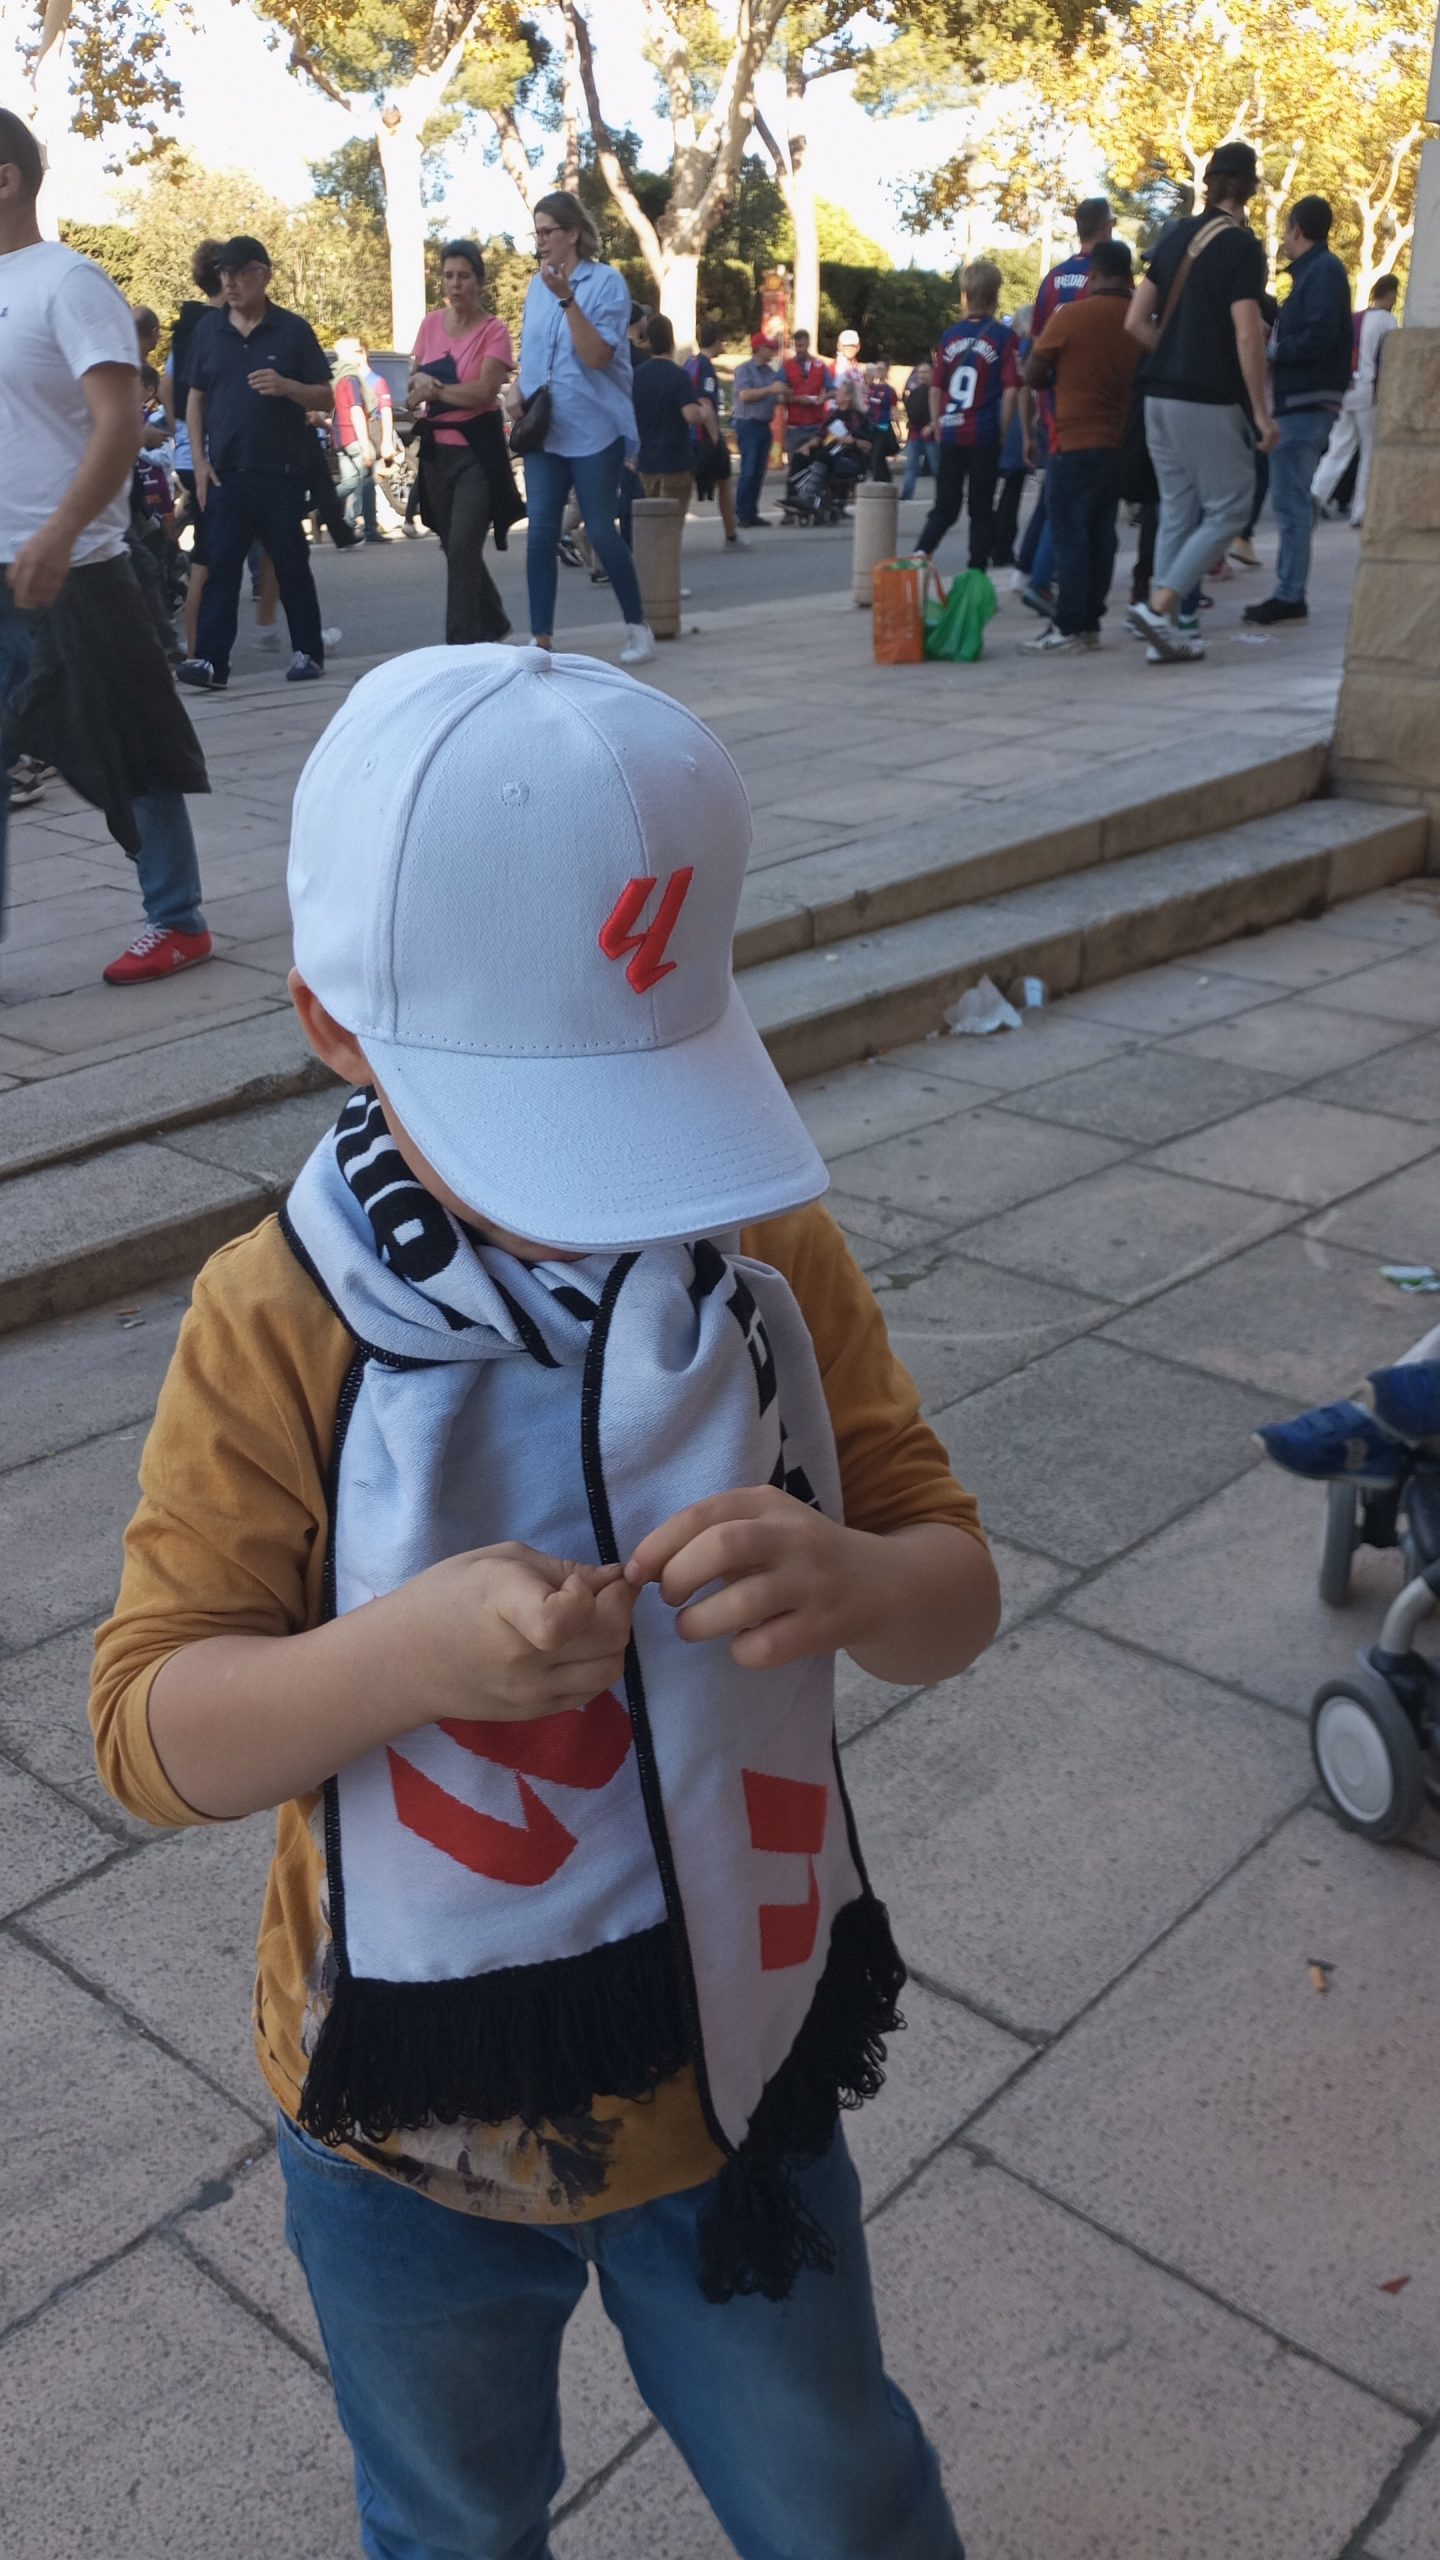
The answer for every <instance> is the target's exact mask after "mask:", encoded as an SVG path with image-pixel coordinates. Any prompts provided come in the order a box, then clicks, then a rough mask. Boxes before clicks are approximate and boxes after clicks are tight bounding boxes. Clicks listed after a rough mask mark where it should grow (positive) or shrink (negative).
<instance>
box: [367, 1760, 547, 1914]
mask: <svg viewBox="0 0 1440 2560" xmlns="http://www.w3.org/2000/svg"><path fill="white" fill-rule="evenodd" d="M386 1757H387V1758H388V1760H389V1763H390V1784H391V1786H392V1788H393V1789H394V1793H395V1810H396V1812H397V1813H398V1815H399V1817H400V1820H401V1822H402V1823H403V1824H404V1826H405V1829H406V1830H407V1831H413V1832H415V1833H416V1834H417V1835H418V1837H419V1838H420V1839H422V1840H428V1841H429V1843H430V1846H431V1848H432V1849H438V1850H440V1852H441V1853H442V1855H443V1856H445V1857H447V1858H453V1859H454V1860H455V1863H456V1865H457V1866H461V1867H468V1868H469V1869H470V1871H471V1873H472V1875H477V1876H490V1877H492V1878H493V1879H494V1881H495V1882H496V1883H497V1884H548V1883H549V1881H550V1878H551V1877H552V1876H553V1875H558V1874H559V1872H560V1869H561V1868H562V1867H563V1866H564V1864H565V1861H566V1859H567V1858H568V1857H569V1855H570V1852H571V1850H572V1849H573V1848H574V1847H575V1835H574V1833H573V1832H572V1831H567V1830H566V1828H565V1825H564V1823H563V1822H558V1821H557V1820H556V1818H555V1816H554V1814H553V1813H551V1812H550V1810H549V1808H548V1807H547V1806H545V1805H543V1804H542V1803H541V1801H540V1798H539V1797H538V1796H537V1795H536V1793H535V1790H534V1788H533V1787H527V1785H526V1784H525V1781H524V1779H523V1778H521V1777H517V1778H516V1781H515V1783H516V1785H517V1786H518V1788H519V1790H520V1803H521V1806H522V1808H523V1810H524V1814H525V1819H524V1821H523V1822H519V1823H515V1822H497V1821H495V1819H494V1818H493V1816H492V1815H490V1814H488V1813H477V1812H476V1811H475V1808H474V1806H473V1805H468V1804H462V1803H461V1801H460V1798H459V1797H458V1796H452V1795H447V1794H446V1791H445V1789H444V1788H443V1787H437V1786H436V1784H435V1781H434V1779H433V1778H427V1777H426V1775H425V1772H424V1770H423V1769H417V1768H416V1767H415V1766H414V1764H413V1763H412V1762H411V1761H409V1760H402V1759H401V1757H400V1754H399V1752H398V1751H392V1750H390V1749H389V1747H388V1745H387V1749H386Z"/></svg>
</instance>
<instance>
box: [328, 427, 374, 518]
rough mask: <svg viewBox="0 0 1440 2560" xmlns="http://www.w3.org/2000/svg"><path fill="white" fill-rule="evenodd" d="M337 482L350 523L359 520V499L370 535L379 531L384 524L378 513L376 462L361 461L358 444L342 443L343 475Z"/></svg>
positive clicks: (362, 515)
mask: <svg viewBox="0 0 1440 2560" xmlns="http://www.w3.org/2000/svg"><path fill="white" fill-rule="evenodd" d="M335 486H336V488H337V490H338V491H339V493H340V503H341V505H342V506H343V507H344V509H345V520H346V522H347V524H353V523H354V522H355V507H356V501H357V500H358V501H359V509H360V521H361V523H362V524H363V525H364V527H365V532H366V536H367V538H368V537H369V536H370V535H371V534H376V533H378V532H379V530H380V525H379V520H378V518H377V516H376V513H375V465H374V463H373V462H362V461H361V459H360V449H359V446H358V445H353V444H347V445H345V446H343V447H342V449H341V453H340V477H339V479H338V480H337V481H336V483H335Z"/></svg>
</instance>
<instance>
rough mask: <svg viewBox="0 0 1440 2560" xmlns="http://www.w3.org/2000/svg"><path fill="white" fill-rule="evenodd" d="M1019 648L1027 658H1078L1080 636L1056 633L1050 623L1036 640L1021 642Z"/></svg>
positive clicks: (1063, 632) (1066, 632)
mask: <svg viewBox="0 0 1440 2560" xmlns="http://www.w3.org/2000/svg"><path fill="white" fill-rule="evenodd" d="M1020 647H1021V649H1022V651H1023V653H1024V655H1025V656H1026V657H1027V658H1078V657H1079V655H1080V635H1079V633H1078V631H1057V629H1056V627H1055V625H1054V623H1053V622H1050V623H1047V624H1046V626H1045V629H1044V630H1043V631H1042V632H1041V634H1040V637H1039V639H1038V640H1022V641H1021V643H1020Z"/></svg>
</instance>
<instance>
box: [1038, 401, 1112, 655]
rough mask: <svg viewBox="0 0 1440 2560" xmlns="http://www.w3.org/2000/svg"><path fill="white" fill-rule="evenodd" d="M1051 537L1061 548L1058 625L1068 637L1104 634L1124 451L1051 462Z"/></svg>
mask: <svg viewBox="0 0 1440 2560" xmlns="http://www.w3.org/2000/svg"><path fill="white" fill-rule="evenodd" d="M1049 491H1050V533H1051V538H1052V540H1053V542H1054V544H1055V586H1056V599H1055V624H1056V628H1057V630H1060V631H1063V632H1064V633H1065V634H1066V636H1067V638H1074V637H1075V636H1076V635H1077V634H1078V633H1080V632H1082V631H1098V630H1099V628H1100V620H1101V616H1102V615H1103V613H1104V611H1105V599H1106V597H1107V596H1108V594H1109V593H1110V581H1111V579H1112V577H1113V576H1114V574H1115V539H1116V537H1115V518H1116V514H1117V511H1118V509H1119V505H1120V454H1119V449H1118V447H1117V448H1114V449H1113V450H1112V448H1111V447H1110V446H1108V445H1097V446H1095V447H1094V448H1093V449H1092V450H1091V451H1089V452H1086V453H1057V454H1056V455H1055V456H1054V458H1053V459H1052V461H1051V464H1050V475H1049Z"/></svg>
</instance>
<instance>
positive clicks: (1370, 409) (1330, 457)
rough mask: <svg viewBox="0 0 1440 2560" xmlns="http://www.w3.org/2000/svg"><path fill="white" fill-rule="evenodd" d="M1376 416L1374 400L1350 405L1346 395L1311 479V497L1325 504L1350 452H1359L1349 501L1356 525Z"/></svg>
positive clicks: (1367, 482)
mask: <svg viewBox="0 0 1440 2560" xmlns="http://www.w3.org/2000/svg"><path fill="white" fill-rule="evenodd" d="M1376 416H1377V411H1376V408H1375V403H1374V401H1373V400H1367V401H1365V403H1364V404H1363V406H1360V405H1357V406H1356V407H1355V408H1353V409H1352V408H1351V406H1350V402H1349V399H1348V398H1347V399H1346V402H1345V405H1344V407H1343V408H1342V409H1341V412H1340V415H1339V417H1338V418H1337V419H1336V421H1335V425H1334V428H1333V430H1332V433H1331V437H1330V441H1329V443H1328V444H1327V446H1326V447H1325V450H1324V452H1323V453H1322V455H1321V456H1320V460H1319V462H1318V463H1317V465H1316V467H1315V477H1314V479H1313V480H1312V481H1311V483H1310V495H1311V497H1312V498H1315V499H1317V500H1318V501H1319V504H1320V505H1321V506H1322V507H1328V505H1329V504H1330V501H1331V499H1332V498H1333V497H1334V495H1335V492H1336V490H1337V489H1338V488H1339V486H1340V483H1341V481H1342V479H1343V478H1344V476H1345V473H1346V472H1347V471H1348V469H1349V467H1350V462H1351V458H1352V456H1353V455H1355V454H1357V453H1358V454H1359V456H1360V462H1359V468H1358V469H1357V471H1356V474H1355V495H1354V497H1353V498H1352V499H1351V501H1350V522H1351V523H1352V525H1358V524H1359V523H1360V522H1361V520H1362V518H1363V516H1364V513H1365V497H1366V492H1367V490H1368V489H1369V486H1370V460H1371V456H1372V455H1373V453H1374V451H1375V421H1376Z"/></svg>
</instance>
